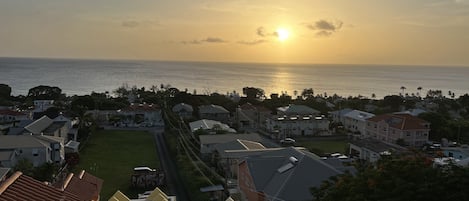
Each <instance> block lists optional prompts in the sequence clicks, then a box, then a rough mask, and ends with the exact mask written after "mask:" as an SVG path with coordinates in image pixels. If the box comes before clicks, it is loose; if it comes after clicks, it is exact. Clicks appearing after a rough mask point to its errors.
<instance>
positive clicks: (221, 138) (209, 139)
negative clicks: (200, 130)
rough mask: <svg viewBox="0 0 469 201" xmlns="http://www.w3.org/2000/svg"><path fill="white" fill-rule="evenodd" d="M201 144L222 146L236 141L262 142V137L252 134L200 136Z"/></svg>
mask: <svg viewBox="0 0 469 201" xmlns="http://www.w3.org/2000/svg"><path fill="white" fill-rule="evenodd" d="M199 139H200V144H220V143H227V142H230V141H234V140H237V139H241V140H250V141H255V142H261V141H262V137H261V136H260V135H259V134H257V133H250V134H216V135H200V136H199Z"/></svg>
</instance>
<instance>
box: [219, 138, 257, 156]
mask: <svg viewBox="0 0 469 201" xmlns="http://www.w3.org/2000/svg"><path fill="white" fill-rule="evenodd" d="M215 149H216V150H217V151H218V153H222V152H224V151H226V150H253V149H254V150H258V149H265V147H264V145H262V144H261V143H259V142H253V141H249V140H239V139H237V140H233V141H230V142H227V143H221V144H217V145H215Z"/></svg>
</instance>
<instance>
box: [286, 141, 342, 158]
mask: <svg viewBox="0 0 469 201" xmlns="http://www.w3.org/2000/svg"><path fill="white" fill-rule="evenodd" d="M295 146H302V147H305V148H307V149H308V150H309V151H311V152H313V153H316V154H324V153H336V152H339V153H344V152H345V149H346V147H348V143H347V141H346V140H319V141H315V140H314V139H311V140H307V141H306V140H305V141H303V140H301V141H299V140H297V141H296V143H295Z"/></svg>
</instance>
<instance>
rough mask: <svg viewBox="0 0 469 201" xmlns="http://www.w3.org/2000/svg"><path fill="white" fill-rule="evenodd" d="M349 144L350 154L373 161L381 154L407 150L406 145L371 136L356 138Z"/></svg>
mask: <svg viewBox="0 0 469 201" xmlns="http://www.w3.org/2000/svg"><path fill="white" fill-rule="evenodd" d="M349 145H350V146H349V156H351V157H353V158H356V159H361V160H364V161H368V162H371V163H374V162H376V161H378V160H379V159H380V158H381V156H388V155H392V154H401V153H404V152H406V151H407V149H406V148H405V147H401V146H399V145H396V144H392V143H387V142H383V141H380V140H376V139H371V138H367V139H358V140H354V141H351V142H350V143H349Z"/></svg>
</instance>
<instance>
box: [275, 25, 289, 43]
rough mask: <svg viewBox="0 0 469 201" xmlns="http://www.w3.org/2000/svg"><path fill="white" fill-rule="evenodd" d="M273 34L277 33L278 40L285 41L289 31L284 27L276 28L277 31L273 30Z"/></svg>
mask: <svg viewBox="0 0 469 201" xmlns="http://www.w3.org/2000/svg"><path fill="white" fill-rule="evenodd" d="M275 35H277V38H278V40H279V41H282V42H283V41H285V40H287V39H288V37H289V36H290V33H289V32H288V30H287V29H284V28H278V29H277V31H275Z"/></svg>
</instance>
